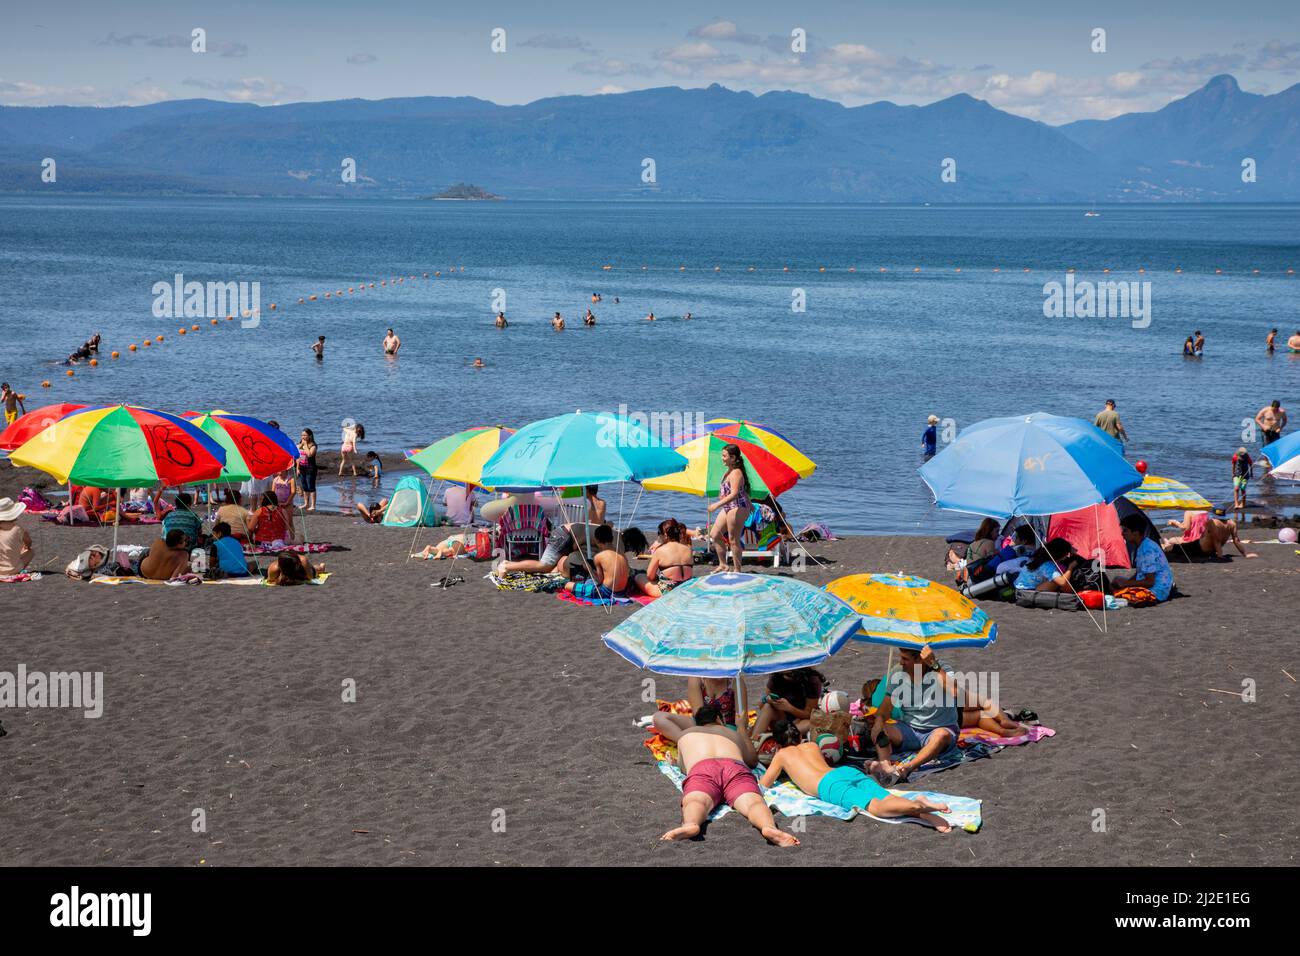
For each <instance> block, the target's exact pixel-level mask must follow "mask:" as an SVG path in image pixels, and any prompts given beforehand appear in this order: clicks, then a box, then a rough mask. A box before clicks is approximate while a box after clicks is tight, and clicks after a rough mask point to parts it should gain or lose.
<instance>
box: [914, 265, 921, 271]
mask: <svg viewBox="0 0 1300 956" xmlns="http://www.w3.org/2000/svg"><path fill="white" fill-rule="evenodd" d="M912 271H913V272H920V271H921V267H920V266H917V267H916V268H915V269H913V270H912Z"/></svg>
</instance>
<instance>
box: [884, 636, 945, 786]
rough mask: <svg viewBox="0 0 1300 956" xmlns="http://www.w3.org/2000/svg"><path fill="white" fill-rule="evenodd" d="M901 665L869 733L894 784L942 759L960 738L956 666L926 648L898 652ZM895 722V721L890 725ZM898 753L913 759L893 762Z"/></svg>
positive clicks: (889, 680)
mask: <svg viewBox="0 0 1300 956" xmlns="http://www.w3.org/2000/svg"><path fill="white" fill-rule="evenodd" d="M898 661H899V667H898V669H897V670H894V671H891V672H890V674H889V678H888V680H887V681H886V694H885V697H884V699H883V700H882V701H881V703H880V707H879V709H878V710H877V711H876V714H875V717H874V718H873V719H872V724H871V734H870V737H871V740H872V741H873V742H874V743H875V745H876V756H878V757H879V758H880V760H881V762H882V763H883V764H884V767H883V769H884V771H885V772H886V773H888V774H889V775H890V781H889V782H890V783H893V782H895V781H902V780H906V779H907V778H908V776H910V775H911V773H912V771H914V770H915V769H916V768H917V767H920V766H921V765H922V764H924V763H926V762H927V761H930V760H933V759H934V758H935V757H941V756H943V755H944V754H945V753H947V752H948V751H949V750H951V749H952V748H953V747H955V746H957V738H958V737H959V736H960V735H961V727H960V726H959V725H958V715H957V699H958V695H957V691H958V688H957V686H956V683H955V682H954V681H953V679H952V677H951V674H952V668H951V667H950V666H949V665H948V664H946V663H945V662H943V661H941V660H939V659H938V658H937V657H935V656H934V651H933V650H932V649H931V648H930V646H929V645H928V644H927V645H926V646H925V647H923V648H922V649H921V650H920V651H917V650H914V649H913V648H910V647H901V648H899V650H898ZM891 718H892V719H893V720H894V723H887V721H889V720H890V719H891ZM895 750H898V751H903V752H910V753H911V754H912V756H911V757H909V758H907V759H906V760H904V761H901V762H899V763H894V762H892V758H893V755H894V751H895Z"/></svg>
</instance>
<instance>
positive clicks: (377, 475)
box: [366, 451, 384, 488]
mask: <svg viewBox="0 0 1300 956" xmlns="http://www.w3.org/2000/svg"><path fill="white" fill-rule="evenodd" d="M366 471H367V472H368V473H369V475H370V480H371V482H373V483H374V486H375V487H376V488H378V487H379V481H380V479H381V478H383V477H384V463H383V462H382V461H380V460H379V456H378V455H377V454H375V452H373V451H368V452H366Z"/></svg>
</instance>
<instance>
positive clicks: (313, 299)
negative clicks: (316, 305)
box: [307, 295, 316, 302]
mask: <svg viewBox="0 0 1300 956" xmlns="http://www.w3.org/2000/svg"><path fill="white" fill-rule="evenodd" d="M307 298H309V299H311V301H313V302H315V301H316V296H314V295H310V296H308V297H307Z"/></svg>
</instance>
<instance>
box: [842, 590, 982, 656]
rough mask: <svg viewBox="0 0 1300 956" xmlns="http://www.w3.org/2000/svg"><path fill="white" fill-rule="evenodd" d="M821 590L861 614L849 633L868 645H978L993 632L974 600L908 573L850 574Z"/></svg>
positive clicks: (915, 648) (942, 646)
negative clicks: (856, 625) (853, 631)
mask: <svg viewBox="0 0 1300 956" xmlns="http://www.w3.org/2000/svg"><path fill="white" fill-rule="evenodd" d="M826 590H827V591H828V592H829V593H830V594H833V595H835V597H837V598H839V599H840V600H841V601H843V602H844V603H845V604H846V605H848V606H849V607H850V608H852V609H853V611H854V612H855V613H857V614H859V615H860V616H861V619H862V626H861V628H860V629H859V630H858V632H857V633H855V634H854V635H853V637H854V638H855V639H856V640H859V641H865V642H867V643H868V644H885V645H889V646H891V647H907V648H911V649H912V650H920V649H921V648H923V647H926V646H927V645H928V646H930V647H933V648H934V649H935V650H936V651H938V650H939V649H941V648H945V647H984V646H986V645H988V644H992V643H993V642H994V641H995V640H997V637H998V626H997V625H996V624H994V623H993V621H992V619H991V618H990V617H989V616H988V615H987V614H985V613H984V611H983V610H982V609H981V608H980V607H979V605H977V604H976V603H975V602H974V601H971V600H970V599H969V598H965V597H963V596H962V595H960V594H958V593H957V592H956V591H954V590H953V589H952V588H950V587H945V586H944V585H942V584H935V583H934V582H933V581H927V580H926V579H925V578H916V577H912V576H911V575H908V574H850V575H847V576H846V577H842V578H836V579H835V580H834V581H832V582H831V583H830V584H828V585H826Z"/></svg>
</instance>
